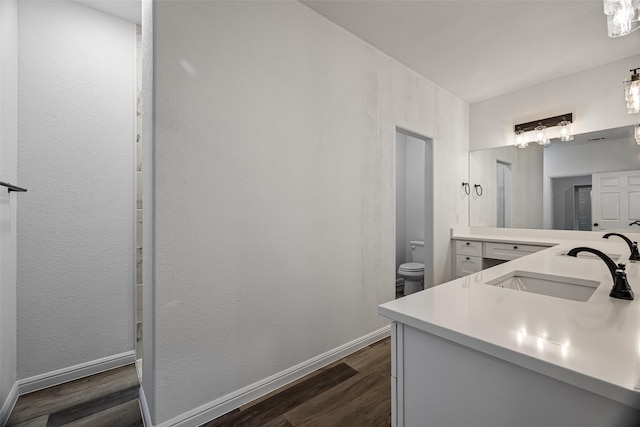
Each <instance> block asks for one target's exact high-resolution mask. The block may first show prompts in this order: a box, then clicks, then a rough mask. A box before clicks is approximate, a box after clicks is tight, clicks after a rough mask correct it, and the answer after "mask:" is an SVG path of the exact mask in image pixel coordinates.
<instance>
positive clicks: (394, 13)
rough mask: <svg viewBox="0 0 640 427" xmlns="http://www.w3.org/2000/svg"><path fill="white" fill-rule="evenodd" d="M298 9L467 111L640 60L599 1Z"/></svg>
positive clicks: (319, 3) (638, 43) (634, 36)
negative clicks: (615, 32) (612, 31)
mask: <svg viewBox="0 0 640 427" xmlns="http://www.w3.org/2000/svg"><path fill="white" fill-rule="evenodd" d="M302 3H303V4H305V5H306V6H308V7H310V8H311V9H313V10H314V11H316V12H317V13H319V14H321V15H323V16H325V17H326V18H327V19H329V20H331V21H333V22H334V23H336V24H337V25H339V26H341V27H343V28H344V29H346V30H347V31H349V32H351V33H353V34H355V35H356V36H358V37H359V38H361V39H363V40H365V41H366V42H368V43H370V44H371V45H373V46H374V47H376V48H378V49H380V50H381V51H383V52H385V53H386V54H387V55H389V56H391V57H393V58H395V59H396V60H398V61H399V62H401V63H403V64H405V65H406V66H408V67H409V68H412V69H413V70H415V71H416V72H418V73H419V74H421V75H423V76H424V77H426V78H428V79H429V80H431V81H432V82H434V83H436V84H438V85H440V86H441V87H443V88H445V89H446V90H448V91H449V92H451V93H452V94H454V95H456V96H458V97H459V98H461V99H463V100H465V101H467V102H469V103H470V104H472V103H475V102H479V101H483V100H486V99H489V98H493V97H495V96H499V95H502V94H505V93H509V92H512V91H515V90H519V89H522V88H525V87H528V86H531V85H535V84H538V83H542V82H545V81H548V80H552V79H555V78H559V77H563V76H566V75H569V74H573V73H576V72H578V71H582V70H585V69H589V68H593V67H597V66H599V65H603V64H606V63H609V62H613V61H616V60H619V59H622V58H626V57H630V56H634V55H638V54H640V31H636V32H634V33H631V34H629V35H626V36H624V37H619V38H609V37H608V36H607V24H606V18H605V15H604V13H603V11H602V10H603V8H602V1H601V0H497V1H496V0H444V1H442V0H440V1H436V0H421V1H408V0H387V1H383V0H378V1H372V0H356V1H352V0H350V1H345V0H302ZM638 66H639V67H640V63H639V64H638ZM627 71H628V70H623V72H622V74H621V76H620V80H621V82H622V80H623V79H624V77H625V76H626V75H627Z"/></svg>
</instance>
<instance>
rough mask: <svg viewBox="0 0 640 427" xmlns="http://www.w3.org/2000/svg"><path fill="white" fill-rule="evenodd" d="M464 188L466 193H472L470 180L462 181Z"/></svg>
mask: <svg viewBox="0 0 640 427" xmlns="http://www.w3.org/2000/svg"><path fill="white" fill-rule="evenodd" d="M462 188H464V192H465V194H466V195H467V196H468V195H469V194H471V187H470V186H469V183H468V182H463V183H462Z"/></svg>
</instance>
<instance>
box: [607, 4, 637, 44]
mask: <svg viewBox="0 0 640 427" xmlns="http://www.w3.org/2000/svg"><path fill="white" fill-rule="evenodd" d="M603 5H604V13H605V15H607V33H608V34H609V37H621V36H624V35H627V34H629V33H631V32H633V31H635V30H637V29H638V28H640V0H603Z"/></svg>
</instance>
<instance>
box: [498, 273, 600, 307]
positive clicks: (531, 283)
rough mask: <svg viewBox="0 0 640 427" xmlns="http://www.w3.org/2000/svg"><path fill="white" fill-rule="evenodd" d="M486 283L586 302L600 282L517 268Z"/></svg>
mask: <svg viewBox="0 0 640 427" xmlns="http://www.w3.org/2000/svg"><path fill="white" fill-rule="evenodd" d="M486 284H487V285H489V286H498V287H501V288H505V289H512V290H515V291H522V292H532V293H534V294H540V295H547V296H550V297H556V298H564V299H569V300H573V301H582V302H584V301H587V300H588V299H589V298H591V295H593V293H594V292H595V290H596V288H597V287H598V286H599V285H600V282H596V281H594V280H587V279H578V278H575V277H563V276H554V275H551V274H543V273H537V272H534V271H521V270H515V271H512V272H511V273H508V274H505V275H503V276H500V277H498V278H496V279H493V280H490V281H488V282H486Z"/></svg>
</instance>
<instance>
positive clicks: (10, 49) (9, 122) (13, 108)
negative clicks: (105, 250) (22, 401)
mask: <svg viewBox="0 0 640 427" xmlns="http://www.w3.org/2000/svg"><path fill="white" fill-rule="evenodd" d="M17 48H18V5H17V1H16V0H7V1H2V2H0V55H1V57H0V181H5V182H10V183H12V184H14V183H17V176H16V175H17V141H18V138H17V133H18V117H17V111H18V53H17ZM17 185H19V183H18V184H17ZM21 199H22V194H18V193H11V194H9V193H8V192H7V190H6V189H5V188H4V187H0V407H2V406H3V405H5V404H10V403H11V402H10V401H8V399H9V398H10V393H11V389H12V387H13V385H14V383H15V381H16V207H17V205H18V203H19V202H21V201H22V200H21ZM8 409H9V408H8V407H5V408H3V410H4V412H6V411H8ZM2 415H5V416H6V415H8V414H6V413H4V414H0V417H2ZM0 424H2V420H0Z"/></svg>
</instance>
